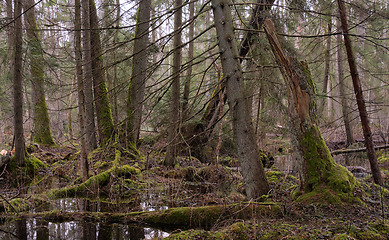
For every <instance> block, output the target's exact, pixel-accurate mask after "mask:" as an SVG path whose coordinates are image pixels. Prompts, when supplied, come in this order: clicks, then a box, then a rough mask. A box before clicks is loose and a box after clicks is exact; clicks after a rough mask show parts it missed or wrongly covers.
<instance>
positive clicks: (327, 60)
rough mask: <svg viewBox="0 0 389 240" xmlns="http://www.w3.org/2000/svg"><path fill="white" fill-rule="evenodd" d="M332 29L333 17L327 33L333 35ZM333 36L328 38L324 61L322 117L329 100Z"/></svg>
mask: <svg viewBox="0 0 389 240" xmlns="http://www.w3.org/2000/svg"><path fill="white" fill-rule="evenodd" d="M331 28H332V22H331V17H330V21H329V22H328V28H327V33H328V34H330V33H331ZM330 51H331V36H328V37H327V41H326V49H325V54H324V59H325V66H324V79H323V90H322V92H323V97H322V100H321V104H320V109H319V114H320V115H322V114H323V111H324V107H325V104H326V98H327V96H326V95H327V93H328V81H329V78H330V61H331V52H330Z"/></svg>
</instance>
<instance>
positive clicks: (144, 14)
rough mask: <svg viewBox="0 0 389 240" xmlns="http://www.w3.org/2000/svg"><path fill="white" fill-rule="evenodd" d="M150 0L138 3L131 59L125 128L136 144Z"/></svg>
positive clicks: (143, 83) (145, 71)
mask: <svg viewBox="0 0 389 240" xmlns="http://www.w3.org/2000/svg"><path fill="white" fill-rule="evenodd" d="M150 12H151V0H142V1H140V3H139V9H138V14H137V19H136V21H137V23H136V29H135V40H134V58H133V60H132V76H131V84H130V87H129V92H128V109H127V121H128V123H127V126H128V128H127V130H128V137H129V140H130V142H132V143H135V144H137V142H138V140H139V134H140V129H141V123H142V109H143V100H144V95H145V87H146V80H147V62H148V61H147V60H148V59H147V57H148V49H147V46H148V45H149V28H150Z"/></svg>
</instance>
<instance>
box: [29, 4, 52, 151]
mask: <svg viewBox="0 0 389 240" xmlns="http://www.w3.org/2000/svg"><path fill="white" fill-rule="evenodd" d="M34 4H35V1H34V0H25V6H24V9H25V10H28V11H27V12H26V13H25V15H24V20H25V25H26V32H27V38H28V40H27V46H28V49H29V51H30V74H31V85H32V106H33V122H34V138H33V140H34V142H36V143H40V144H46V145H53V144H54V140H53V137H52V136H51V131H50V120H49V113H48V110H47V104H46V98H45V89H44V81H45V73H44V70H43V64H44V60H43V56H42V45H41V44H42V43H41V40H40V36H39V31H38V26H37V23H36V17H35V8H34Z"/></svg>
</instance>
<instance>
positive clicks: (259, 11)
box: [239, 0, 274, 61]
mask: <svg viewBox="0 0 389 240" xmlns="http://www.w3.org/2000/svg"><path fill="white" fill-rule="evenodd" d="M273 4H274V0H258V1H257V4H256V5H255V7H254V11H253V15H251V18H250V27H251V28H252V29H255V30H259V29H261V27H262V25H263V22H264V21H265V19H266V17H267V15H268V14H269V11H270V9H271V7H272V6H273ZM255 37H257V36H256V32H254V31H248V32H247V33H246V36H245V38H244V39H243V41H242V43H241V44H240V49H239V57H241V60H240V61H243V59H244V57H245V56H246V55H247V53H248V52H249V50H250V48H251V45H252V44H253V42H254V40H255Z"/></svg>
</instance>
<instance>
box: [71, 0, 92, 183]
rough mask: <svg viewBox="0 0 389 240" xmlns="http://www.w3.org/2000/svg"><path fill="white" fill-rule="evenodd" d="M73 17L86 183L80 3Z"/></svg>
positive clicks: (76, 5) (83, 168) (86, 156)
mask: <svg viewBox="0 0 389 240" xmlns="http://www.w3.org/2000/svg"><path fill="white" fill-rule="evenodd" d="M74 5H75V6H74V7H75V16H74V29H75V33H74V38H75V39H74V40H75V41H74V42H75V43H74V48H75V49H74V50H75V57H76V78H77V92H78V121H79V124H80V143H81V153H80V165H81V171H82V179H83V181H86V180H87V179H88V178H89V174H88V170H89V164H88V152H87V148H86V141H85V138H86V135H85V134H86V128H85V95H84V83H83V73H82V52H81V51H82V50H81V1H80V0H75V1H74Z"/></svg>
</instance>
